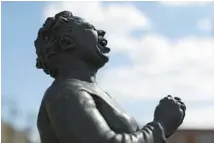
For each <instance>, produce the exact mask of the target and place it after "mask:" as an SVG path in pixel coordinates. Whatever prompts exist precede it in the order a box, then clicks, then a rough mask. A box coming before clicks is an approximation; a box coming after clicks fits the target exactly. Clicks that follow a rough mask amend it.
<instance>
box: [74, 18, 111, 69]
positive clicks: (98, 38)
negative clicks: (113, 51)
mask: <svg viewBox="0 0 214 143" xmlns="http://www.w3.org/2000/svg"><path fill="white" fill-rule="evenodd" d="M72 35H73V37H74V40H75V41H76V42H77V49H76V50H77V51H78V52H77V53H78V54H79V56H80V58H81V59H82V60H84V61H86V62H89V63H92V64H95V65H96V66H98V67H99V68H100V67H102V66H104V64H105V63H106V62H108V60H109V57H108V53H109V52H110V48H108V47H107V42H108V41H107V40H106V39H105V38H104V35H105V31H103V30H97V29H95V27H94V26H93V25H91V24H89V23H87V22H85V21H83V23H82V24H80V25H73V26H72Z"/></svg>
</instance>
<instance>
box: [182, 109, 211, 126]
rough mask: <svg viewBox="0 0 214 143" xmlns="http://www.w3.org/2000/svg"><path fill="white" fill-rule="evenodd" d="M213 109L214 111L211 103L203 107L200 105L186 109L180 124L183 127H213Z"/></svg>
mask: <svg viewBox="0 0 214 143" xmlns="http://www.w3.org/2000/svg"><path fill="white" fill-rule="evenodd" d="M213 111H214V106H213V105H210V106H207V107H203V108H202V107H200V108H192V109H190V110H187V112H186V118H185V120H184V123H183V125H182V126H183V127H185V128H205V129H213V128H214V122H213V118H214V114H213Z"/></svg>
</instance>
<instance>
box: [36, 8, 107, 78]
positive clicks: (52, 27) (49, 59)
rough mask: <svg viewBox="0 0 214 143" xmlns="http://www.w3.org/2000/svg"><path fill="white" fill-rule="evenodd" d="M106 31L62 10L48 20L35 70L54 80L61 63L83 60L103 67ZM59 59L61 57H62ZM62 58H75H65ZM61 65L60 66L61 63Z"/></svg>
mask: <svg viewBox="0 0 214 143" xmlns="http://www.w3.org/2000/svg"><path fill="white" fill-rule="evenodd" d="M104 35H105V31H103V30H97V29H96V28H95V27H94V26H93V25H91V24H89V23H88V22H86V21H85V20H84V19H82V18H80V17H77V16H73V14H72V13H71V12H69V11H62V12H60V13H58V14H56V15H55V16H54V17H49V18H47V19H46V21H45V23H44V24H43V26H42V27H41V28H40V29H39V32H38V37H37V39H36V40H35V42H34V43H35V48H36V54H37V60H36V67H37V68H39V69H43V70H44V72H45V73H46V74H50V76H51V77H53V78H55V77H57V70H58V66H59V64H63V62H66V63H68V62H69V60H71V59H73V60H81V61H84V62H85V63H86V64H90V65H93V67H95V68H97V70H98V69H99V68H101V67H102V66H104V65H105V63H107V62H108V60H109V58H108V56H107V54H108V53H109V51H110V49H109V48H108V47H106V45H107V40H106V39H105V38H104ZM59 57H60V58H59ZM62 57H73V58H64V59H63V60H62ZM60 62H61V63H60Z"/></svg>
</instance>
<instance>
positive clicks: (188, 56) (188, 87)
mask: <svg viewBox="0 0 214 143" xmlns="http://www.w3.org/2000/svg"><path fill="white" fill-rule="evenodd" d="M127 43H130V46H131V45H132V43H134V45H135V47H132V49H130V50H128V52H127V56H129V57H130V58H131V60H132V62H133V66H132V67H126V66H125V67H118V68H114V69H109V70H107V71H105V72H106V74H105V75H104V77H102V85H103V86H104V87H105V88H106V89H109V91H110V92H112V93H115V94H116V93H117V94H118V93H120V95H123V96H125V97H130V96H131V97H133V98H134V97H135V98H139V99H159V98H161V97H163V96H165V95H166V94H172V95H175V96H180V97H182V98H183V99H184V100H188V101H189V100H191V101H193V100H198V101H201V100H205V101H208V100H214V96H213V95H214V88H213V87H214V64H213V61H214V41H213V39H212V38H210V39H205V38H204V39H203V38H194V37H193V38H184V39H180V40H178V41H170V40H169V39H167V38H163V37H162V36H157V35H150V36H145V37H143V38H142V40H140V41H132V42H131V41H130V42H128V41H127ZM111 83H114V84H111ZM115 85H117V86H115ZM117 94H116V95H117Z"/></svg>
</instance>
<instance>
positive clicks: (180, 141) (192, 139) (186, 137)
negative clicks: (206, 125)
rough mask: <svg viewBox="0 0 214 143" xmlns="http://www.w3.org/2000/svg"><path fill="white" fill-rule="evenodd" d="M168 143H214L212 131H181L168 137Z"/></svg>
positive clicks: (213, 132) (213, 131) (213, 130)
mask: <svg viewBox="0 0 214 143" xmlns="http://www.w3.org/2000/svg"><path fill="white" fill-rule="evenodd" d="M168 142H169V143H214V129H207V130H204V129H186V130H185V129H182V130H179V131H177V132H176V133H175V134H174V135H173V136H172V137H170V139H169V141H168Z"/></svg>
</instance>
